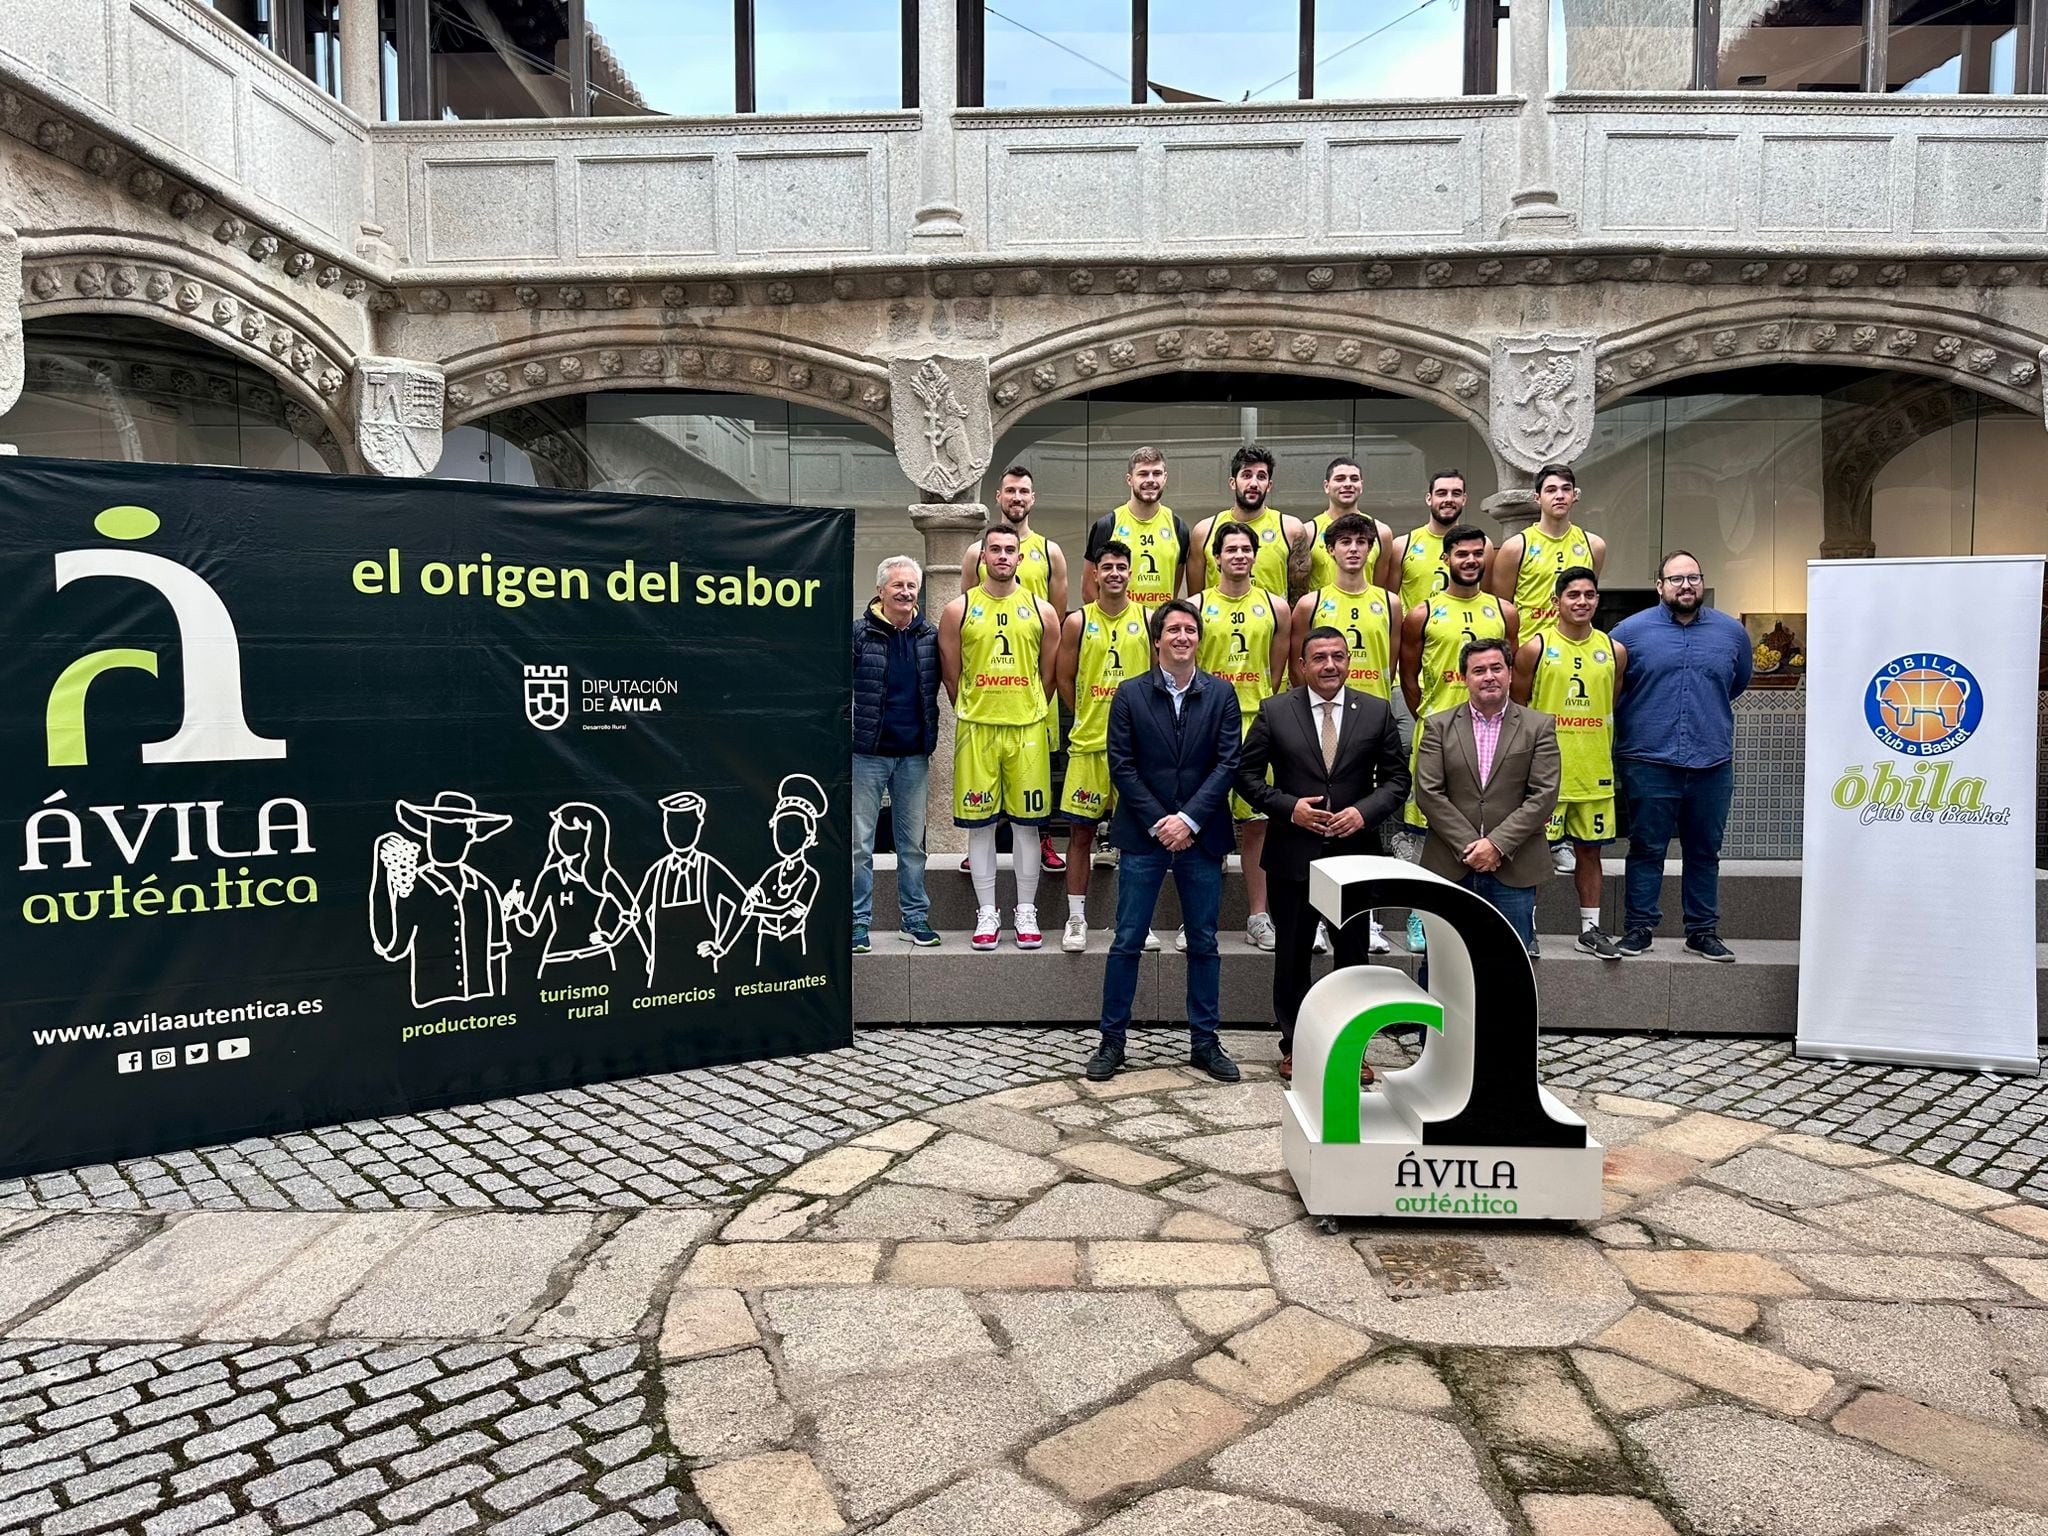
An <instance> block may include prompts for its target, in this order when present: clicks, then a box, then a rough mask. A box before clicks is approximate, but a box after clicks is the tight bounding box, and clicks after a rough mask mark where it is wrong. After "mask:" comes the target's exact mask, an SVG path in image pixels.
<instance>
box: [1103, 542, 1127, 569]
mask: <svg viewBox="0 0 2048 1536" xmlns="http://www.w3.org/2000/svg"><path fill="white" fill-rule="evenodd" d="M1104 555H1121V556H1123V561H1124V564H1125V565H1129V564H1130V563H1131V546H1130V545H1128V544H1126V543H1125V542H1124V541H1123V540H1122V539H1111V540H1110V541H1109V542H1108V543H1107V544H1105V545H1103V546H1102V548H1100V549H1098V550H1097V551H1095V563H1096V564H1097V565H1100V564H1102V557H1103V556H1104Z"/></svg>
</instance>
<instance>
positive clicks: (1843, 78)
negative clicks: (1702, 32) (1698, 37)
mask: <svg viewBox="0 0 2048 1536" xmlns="http://www.w3.org/2000/svg"><path fill="white" fill-rule="evenodd" d="M1716 83H1717V85H1718V86H1719V88H1720V89H1722V90H1724V91H1859V90H1861V89H1862V88H1863V0H1805V3H1803V4H1801V5H1797V6H1788V5H1785V4H1783V3H1781V0H1723V4H1722V7H1721V57H1720V71H1719V78H1718V80H1717V82H1716Z"/></svg>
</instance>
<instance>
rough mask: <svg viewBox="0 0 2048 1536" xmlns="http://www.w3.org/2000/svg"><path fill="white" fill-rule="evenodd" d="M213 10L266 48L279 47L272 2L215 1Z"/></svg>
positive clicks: (253, 0)
mask: <svg viewBox="0 0 2048 1536" xmlns="http://www.w3.org/2000/svg"><path fill="white" fill-rule="evenodd" d="M213 8H214V9H215V10H216V11H218V12H220V14H221V15H223V16H225V17H227V19H228V20H229V21H232V22H233V23H234V24H235V25H236V26H238V27H240V28H241V29H242V30H243V31H244V32H246V33H248V34H249V35H250V36H251V37H253V38H255V39H256V41H257V42H259V43H261V44H262V45H263V46H264V47H266V48H275V47H276V46H277V32H276V28H275V16H274V12H273V10H272V6H271V0H213Z"/></svg>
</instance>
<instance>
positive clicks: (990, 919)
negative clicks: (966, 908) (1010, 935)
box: [972, 907, 1003, 950]
mask: <svg viewBox="0 0 2048 1536" xmlns="http://www.w3.org/2000/svg"><path fill="white" fill-rule="evenodd" d="M1002 936H1003V915H1002V914H1001V913H1000V912H998V911H997V910H996V909H995V908H994V907H983V908H982V909H981V910H980V911H979V912H977V913H975V914H974V938H973V940H972V942H973V944H974V947H975V948H976V949H978V950H993V949H994V948H995V947H996V941H997V940H998V939H1000V938H1001V937H1002Z"/></svg>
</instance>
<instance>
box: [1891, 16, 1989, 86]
mask: <svg viewBox="0 0 2048 1536" xmlns="http://www.w3.org/2000/svg"><path fill="white" fill-rule="evenodd" d="M1891 5H1892V31H1891V44H1890V48H1889V50H1888V52H1887V55H1886V66H1887V75H1888V77H1889V78H1888V79H1887V80H1886V88H1887V89H1888V90H1894V91H1913V92H1939V93H1944V94H1950V95H1965V96H1982V95H1987V94H1988V95H1996V96H2010V95H2011V94H2012V91H2013V72H2014V68H2015V66H2016V65H2017V64H2018V62H2019V35H2020V29H2019V18H2020V5H2019V0H1891Z"/></svg>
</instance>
